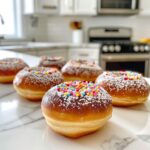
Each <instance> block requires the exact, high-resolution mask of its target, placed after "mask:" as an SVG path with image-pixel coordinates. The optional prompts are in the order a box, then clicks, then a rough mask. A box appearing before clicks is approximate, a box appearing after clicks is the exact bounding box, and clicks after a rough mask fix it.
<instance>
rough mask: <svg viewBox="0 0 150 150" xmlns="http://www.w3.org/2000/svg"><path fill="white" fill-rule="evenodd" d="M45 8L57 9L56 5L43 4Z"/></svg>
mask: <svg viewBox="0 0 150 150" xmlns="http://www.w3.org/2000/svg"><path fill="white" fill-rule="evenodd" d="M43 9H57V7H56V6H48V5H43Z"/></svg>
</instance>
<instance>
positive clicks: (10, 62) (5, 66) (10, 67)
mask: <svg viewBox="0 0 150 150" xmlns="http://www.w3.org/2000/svg"><path fill="white" fill-rule="evenodd" d="M27 66H28V65H27V64H26V63H25V62H24V61H23V60H22V59H20V58H5V59H1V60H0V83H10V82H13V79H14V77H15V75H16V74H17V73H18V72H19V71H20V70H22V69H23V68H24V67H27Z"/></svg>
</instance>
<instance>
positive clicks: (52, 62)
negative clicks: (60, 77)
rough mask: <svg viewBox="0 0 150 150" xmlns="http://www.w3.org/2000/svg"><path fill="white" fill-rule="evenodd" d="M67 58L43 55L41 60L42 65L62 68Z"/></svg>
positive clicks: (40, 64)
mask: <svg viewBox="0 0 150 150" xmlns="http://www.w3.org/2000/svg"><path fill="white" fill-rule="evenodd" d="M65 63H66V62H65V60H64V58H62V57H50V56H42V57H41V60H40V62H39V66H40V67H53V68H57V69H58V70H61V68H62V67H63V66H64V65H65Z"/></svg>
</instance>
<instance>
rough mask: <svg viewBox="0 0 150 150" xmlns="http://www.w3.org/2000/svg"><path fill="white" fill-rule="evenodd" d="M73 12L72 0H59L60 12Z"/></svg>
mask: <svg viewBox="0 0 150 150" xmlns="http://www.w3.org/2000/svg"><path fill="white" fill-rule="evenodd" d="M73 13H74V0H60V14H62V15H68V14H70V15H71V14H73Z"/></svg>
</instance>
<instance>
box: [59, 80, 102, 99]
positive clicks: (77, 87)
mask: <svg viewBox="0 0 150 150" xmlns="http://www.w3.org/2000/svg"><path fill="white" fill-rule="evenodd" d="M100 89H101V87H100V85H98V84H94V83H92V82H88V81H70V82H65V83H62V84H59V85H57V91H58V92H61V93H62V95H63V97H69V96H74V97H84V96H86V95H87V96H97V95H98V93H99V91H100Z"/></svg>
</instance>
